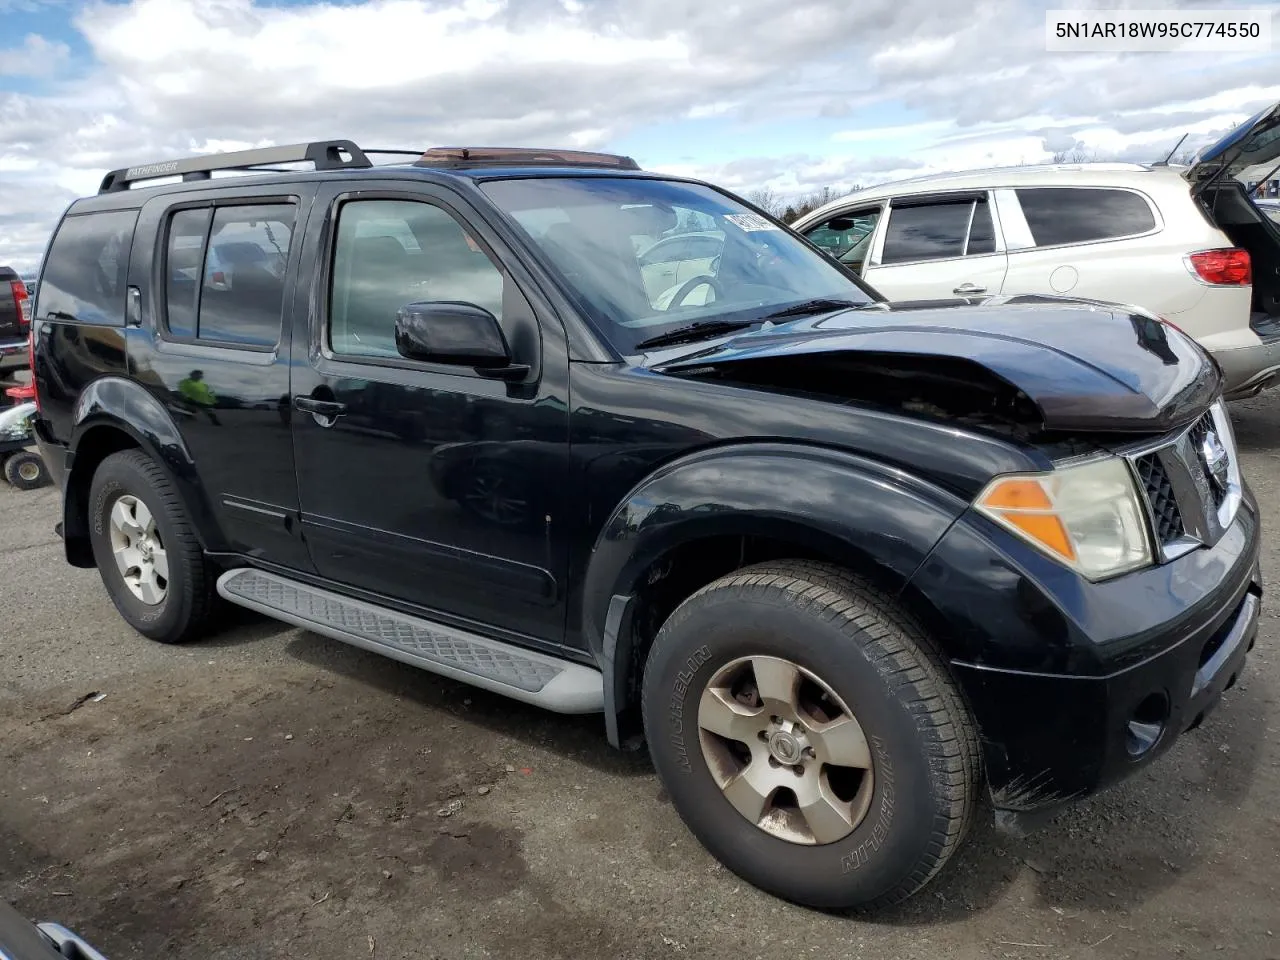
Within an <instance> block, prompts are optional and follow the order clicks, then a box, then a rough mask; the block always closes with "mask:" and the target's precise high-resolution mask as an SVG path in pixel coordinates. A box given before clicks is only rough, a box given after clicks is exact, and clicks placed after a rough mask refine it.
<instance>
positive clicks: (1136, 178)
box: [803, 163, 1185, 221]
mask: <svg viewBox="0 0 1280 960" xmlns="http://www.w3.org/2000/svg"><path fill="white" fill-rule="evenodd" d="M1183 169H1184V168H1182V167H1177V166H1168V167H1166V166H1158V165H1156V164H1145V163H1044V164H1034V165H1027V166H1020V167H1013V166H1009V167H987V168H985V169H981V170H962V171H958V172H954V173H935V174H930V175H929V176H923V177H913V178H911V179H907V180H895V181H891V182H889V183H879V184H876V185H875V186H873V187H868V188H866V189H865V190H859V191H858V192H856V193H852V194H849V195H848V196H844V197H840V198H838V199H836V200H833V201H831V202H830V203H828V204H825V205H823V206H822V207H819V208H818V210H815V211H814V213H812V214H808V215H807V216H805V217H804V218H803V219H804V220H806V221H807V220H810V219H812V218H813V216H814V214H817V213H819V212H822V213H825V212H827V211H829V210H839V209H842V208H844V207H847V206H848V205H849V204H850V203H851V202H858V201H861V200H878V199H881V198H884V197H890V196H900V195H903V194H907V195H910V194H920V193H932V192H934V191H948V190H966V189H982V190H989V189H991V188H993V187H997V186H1000V187H1030V186H1046V187H1047V186H1103V185H1105V186H1115V187H1132V188H1136V189H1143V188H1144V187H1148V186H1150V185H1152V184H1153V183H1155V182H1159V180H1162V179H1164V178H1165V177H1167V176H1169V175H1170V174H1180V173H1181V172H1182V170H1183ZM1179 182H1180V183H1184V184H1185V181H1182V179H1181V177H1179Z"/></svg>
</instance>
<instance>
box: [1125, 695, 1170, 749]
mask: <svg viewBox="0 0 1280 960" xmlns="http://www.w3.org/2000/svg"><path fill="white" fill-rule="evenodd" d="M1168 722H1169V698H1168V697H1167V696H1165V695H1164V693H1163V692H1160V693H1152V694H1148V695H1147V696H1146V697H1145V698H1144V699H1143V701H1142V702H1141V703H1140V704H1138V707H1137V709H1136V710H1134V711H1133V716H1132V717H1131V718H1130V720H1129V723H1128V726H1127V729H1126V736H1125V748H1126V749H1127V750H1128V751H1129V756H1131V757H1133V758H1134V759H1135V760H1136V759H1137V758H1138V757H1141V756H1144V755H1146V754H1147V753H1149V752H1150V751H1151V748H1152V747H1154V746H1155V745H1156V744H1157V743H1159V742H1160V737H1161V736H1163V734H1164V728H1165V724H1166V723H1168Z"/></svg>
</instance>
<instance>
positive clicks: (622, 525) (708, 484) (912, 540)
mask: <svg viewBox="0 0 1280 960" xmlns="http://www.w3.org/2000/svg"><path fill="white" fill-rule="evenodd" d="M967 508H968V503H967V501H965V500H963V499H961V498H960V497H958V496H956V495H954V494H952V493H949V492H948V491H946V490H943V489H941V488H939V487H937V486H934V485H932V484H930V483H927V482H925V481H922V480H921V479H919V478H918V477H915V476H913V475H912V474H909V473H907V472H905V471H903V470H900V469H897V468H895V467H892V466H889V465H887V464H884V463H880V462H878V461H875V460H870V459H867V458H865V457H861V456H857V455H855V454H850V453H846V452H843V451H840V450H834V449H830V448H825V447H816V446H809V445H804V444H792V443H747V444H741V443H735V444H733V445H731V446H717V447H712V448H708V449H704V450H701V451H698V452H696V453H692V454H688V455H686V456H683V457H680V458H678V459H676V460H673V461H671V462H669V463H667V464H664V465H663V466H661V467H660V468H658V469H657V470H655V471H654V472H652V473H651V474H650V475H649V476H648V477H646V478H645V479H644V480H643V481H641V482H640V483H639V484H637V485H636V486H635V487H633V488H632V490H631V491H630V492H629V493H628V494H627V495H626V496H625V497H624V498H623V500H622V502H621V503H620V504H619V505H618V506H617V507H616V508H615V510H614V511H613V513H612V515H611V516H610V517H609V519H608V520H607V521H606V522H605V524H604V526H603V527H602V528H601V531H600V533H599V535H598V536H597V538H596V541H595V544H594V546H593V548H592V551H591V555H590V557H589V560H588V563H587V569H586V573H585V580H584V585H583V594H582V624H583V631H584V634H585V637H586V640H587V644H588V647H589V649H590V652H591V654H592V655H593V656H594V658H595V660H596V662H597V663H598V664H599V666H600V668H601V669H602V670H603V671H604V674H605V720H606V726H607V728H608V731H609V736H610V740H611V742H614V744H615V746H616V745H617V741H616V738H617V736H618V724H617V718H618V714H619V712H620V711H621V710H622V709H623V708H624V707H625V703H626V697H627V689H628V684H629V683H630V682H631V677H630V674H629V670H630V661H631V656H630V653H631V651H630V647H629V645H630V642H631V641H630V631H629V629H628V620H629V617H630V615H631V612H632V609H633V608H634V603H633V602H632V601H633V599H634V597H635V595H636V593H637V590H638V588H639V586H640V585H641V584H640V580H641V577H642V576H643V575H644V574H645V571H647V570H648V569H649V568H650V567H651V566H652V565H653V564H654V563H655V562H656V561H658V560H659V559H660V558H661V557H662V556H664V555H665V554H667V553H668V552H669V551H671V550H673V549H675V548H676V547H679V546H680V545H682V544H686V543H690V542H692V541H695V540H699V539H703V538H707V537H715V536H725V535H731V536H744V535H748V536H749V535H757V536H767V537H773V538H776V539H782V540H789V541H792V542H795V543H797V545H799V546H803V547H807V548H809V549H811V550H813V551H816V552H819V553H821V554H823V555H827V556H831V557H835V558H841V559H843V560H846V561H847V562H850V563H851V564H854V563H856V564H857V565H859V566H862V567H863V568H864V569H865V568H866V565H867V564H871V565H874V566H875V567H876V568H878V569H879V570H880V571H881V572H883V573H884V574H885V577H886V579H887V580H888V581H890V582H892V583H893V584H895V585H896V588H895V589H896V590H898V591H901V589H902V588H903V587H905V586H906V585H907V583H908V582H909V581H910V579H911V576H912V575H913V574H914V573H915V571H916V570H917V569H918V568H919V566H920V564H921V563H922V562H923V561H924V560H925V558H926V557H928V555H929V553H930V551H931V550H932V549H933V547H934V546H935V544H937V543H938V541H939V540H941V539H942V537H943V535H944V534H945V533H946V532H947V530H949V529H950V527H951V525H952V524H953V523H954V522H955V521H956V520H957V519H958V518H959V517H960V516H961V515H962V514H963V513H964V511H965V510H966V509H967Z"/></svg>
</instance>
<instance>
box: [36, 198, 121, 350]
mask: <svg viewBox="0 0 1280 960" xmlns="http://www.w3.org/2000/svg"><path fill="white" fill-rule="evenodd" d="M137 220H138V211H137V210H111V211H105V212H102V213H84V214H73V215H70V216H68V217H66V218H65V219H64V220H63V221H62V225H61V226H60V227H59V228H58V234H57V236H56V237H54V240H53V246H52V247H51V248H50V250H49V256H48V258H47V259H46V261H45V266H44V269H43V271H42V273H41V276H40V293H39V296H40V304H39V310H40V316H41V317H48V318H51V319H57V320H73V321H78V322H80V323H91V324H100V325H103V326H111V327H123V326H124V317H125V286H126V283H127V277H128V272H129V250H130V249H131V248H132V246H133V228H134V224H136V223H137Z"/></svg>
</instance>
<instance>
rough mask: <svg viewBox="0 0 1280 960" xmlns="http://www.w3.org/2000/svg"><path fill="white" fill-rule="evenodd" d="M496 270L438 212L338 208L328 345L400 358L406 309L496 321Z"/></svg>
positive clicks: (357, 205)
mask: <svg viewBox="0 0 1280 960" xmlns="http://www.w3.org/2000/svg"><path fill="white" fill-rule="evenodd" d="M502 288H503V275H502V271H501V270H499V269H498V267H497V266H495V265H494V263H493V261H491V260H490V259H489V257H488V255H487V254H485V253H484V251H483V250H481V249H480V247H479V246H478V245H477V244H476V243H475V241H473V240H472V239H471V238H470V237H469V236H468V235H467V233H466V232H465V231H464V230H463V228H462V226H461V225H460V224H459V223H458V221H456V220H454V219H453V217H451V216H450V215H449V214H447V213H445V211H444V210H442V209H440V208H439V207H435V206H432V205H431V204H428V203H421V202H417V201H411V200H354V201H351V202H349V203H346V204H343V206H342V209H341V211H340V212H339V215H338V234H337V242H336V245H335V248H334V256H333V280H332V287H331V291H330V300H329V347H330V349H331V350H332V351H333V352H334V353H335V354H342V355H347V356H364V357H398V356H400V354H399V351H397V350H396V343H395V322H396V313H397V311H398V310H399V309H400V308H401V307H403V306H404V305H405V304H407V303H413V302H415V301H431V300H457V301H462V302H464V303H474V304H476V305H478V306H481V307H484V308H485V309H486V310H488V311H489V312H490V313H492V314H493V315H494V316H496V317H497V318H498V319H499V320H501V319H502Z"/></svg>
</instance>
